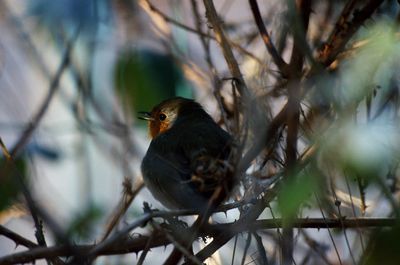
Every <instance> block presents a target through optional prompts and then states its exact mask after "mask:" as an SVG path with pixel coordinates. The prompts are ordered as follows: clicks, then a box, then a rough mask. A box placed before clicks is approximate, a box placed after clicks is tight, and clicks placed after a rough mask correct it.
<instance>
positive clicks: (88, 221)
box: [67, 205, 103, 240]
mask: <svg viewBox="0 0 400 265" xmlns="http://www.w3.org/2000/svg"><path fill="white" fill-rule="evenodd" d="M102 215H103V212H102V207H98V206H95V205H91V206H89V207H88V208H86V209H83V210H82V211H81V213H79V214H77V215H76V216H75V218H74V219H73V220H72V222H71V223H70V225H69V227H68V229H67V234H68V235H69V236H71V237H72V238H75V239H83V240H85V239H90V238H91V236H92V235H93V233H94V232H95V229H96V227H97V222H98V221H99V220H100V219H101V217H102Z"/></svg>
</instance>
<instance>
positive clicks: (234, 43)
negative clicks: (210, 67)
mask: <svg viewBox="0 0 400 265" xmlns="http://www.w3.org/2000/svg"><path fill="white" fill-rule="evenodd" d="M146 3H147V4H148V5H149V7H150V10H151V11H153V12H154V13H156V14H158V15H159V16H160V17H162V18H163V19H164V20H165V21H166V22H168V23H171V24H173V25H175V26H177V27H180V28H182V29H184V30H186V31H188V32H191V33H194V34H197V35H199V36H201V37H204V38H209V39H211V40H214V41H217V38H216V37H214V36H212V35H210V34H207V33H204V32H201V31H198V30H196V29H194V28H191V27H189V26H187V25H185V24H183V23H181V22H179V21H177V20H176V19H173V18H171V17H169V16H167V15H166V14H164V13H163V12H162V11H161V10H160V9H158V8H157V7H156V6H155V5H153V4H152V3H151V2H150V0H146ZM228 41H229V44H230V45H232V47H234V48H235V49H236V50H238V51H239V52H241V53H243V54H244V55H246V56H249V57H250V58H252V59H253V60H255V61H256V62H257V63H259V64H262V61H261V60H260V58H258V57H257V56H255V55H254V54H252V53H251V52H249V51H248V50H246V49H244V48H243V47H242V46H241V45H240V44H238V43H236V42H234V41H232V40H228Z"/></svg>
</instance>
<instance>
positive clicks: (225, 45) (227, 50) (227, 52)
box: [203, 0, 250, 99]
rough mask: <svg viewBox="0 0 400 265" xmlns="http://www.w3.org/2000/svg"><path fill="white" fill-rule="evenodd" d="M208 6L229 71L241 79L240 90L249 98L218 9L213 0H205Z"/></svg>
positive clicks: (207, 10)
mask: <svg viewBox="0 0 400 265" xmlns="http://www.w3.org/2000/svg"><path fill="white" fill-rule="evenodd" d="M203 2H204V6H205V8H206V16H207V18H208V21H209V22H210V24H211V25H212V28H213V30H214V33H215V37H216V39H217V42H218V44H219V45H220V46H221V49H222V53H223V55H224V57H225V61H226V63H227V64H228V68H229V71H230V72H231V74H232V77H233V78H235V79H236V80H237V81H239V84H238V90H239V93H240V95H241V96H243V97H244V98H246V99H248V98H249V95H250V91H249V90H248V88H247V86H246V83H245V81H244V79H243V76H242V73H241V71H240V68H239V64H238V62H237V61H236V59H235V56H234V55H233V52H232V49H231V45H230V42H229V41H228V38H227V37H226V36H225V32H224V30H223V29H222V26H221V24H222V23H221V21H220V18H219V17H218V14H217V11H216V10H215V6H214V3H213V1H212V0H203Z"/></svg>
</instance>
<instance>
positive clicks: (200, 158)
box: [140, 97, 233, 212]
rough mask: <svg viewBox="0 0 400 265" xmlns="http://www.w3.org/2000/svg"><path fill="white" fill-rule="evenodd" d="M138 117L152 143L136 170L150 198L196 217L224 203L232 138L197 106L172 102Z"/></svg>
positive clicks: (179, 100)
mask: <svg viewBox="0 0 400 265" xmlns="http://www.w3.org/2000/svg"><path fill="white" fill-rule="evenodd" d="M140 114H141V117H140V118H141V119H144V120H147V121H148V122H149V123H148V126H149V133H150V136H151V138H152V141H151V143H150V146H149V148H148V150H147V153H146V155H145V157H144V158H143V161H142V165H141V170H142V174H143V179H144V183H145V184H146V186H147V188H148V189H149V190H150V192H151V193H152V194H153V196H154V197H155V198H156V199H157V200H159V201H160V202H161V203H162V204H163V205H164V206H166V207H168V208H171V209H192V210H196V211H199V212H204V211H206V209H207V207H210V206H211V207H213V206H217V204H219V203H221V202H222V201H223V200H225V199H226V197H227V196H228V194H229V191H230V190H231V188H232V183H233V181H232V177H230V176H231V174H229V173H228V172H229V170H228V168H229V167H228V166H227V164H228V163H227V159H228V157H229V155H230V151H231V143H232V137H231V136H230V135H229V134H228V133H227V132H226V131H224V130H223V129H221V128H220V127H219V126H218V124H217V123H215V121H214V120H213V119H212V118H211V117H210V115H208V114H207V112H206V111H204V109H203V108H202V106H201V105H200V104H199V103H197V102H195V101H193V100H191V99H186V98H181V97H176V98H172V99H167V100H165V101H163V102H161V103H160V104H158V105H157V106H155V107H154V108H153V109H152V111H151V112H140ZM217 190H218V194H216V193H217V192H216V191H217ZM210 202H211V203H210ZM210 204H211V205H210Z"/></svg>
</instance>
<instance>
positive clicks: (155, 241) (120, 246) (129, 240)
mask: <svg viewBox="0 0 400 265" xmlns="http://www.w3.org/2000/svg"><path fill="white" fill-rule="evenodd" d="M282 222H283V220H281V219H269V220H256V221H253V222H251V223H245V222H233V223H226V224H217V225H210V226H209V227H208V229H207V233H205V234H201V236H207V235H208V236H216V235H218V234H219V233H220V232H219V231H221V230H224V231H230V232H229V233H230V234H231V236H234V235H235V234H237V233H240V232H243V231H248V230H250V231H258V230H262V229H276V228H279V227H281V226H282ZM342 224H344V225H345V226H346V227H347V228H357V227H390V226H394V225H395V224H396V219H394V218H345V219H342V220H339V219H320V218H306V219H295V220H293V222H292V226H293V227H295V228H302V229H306V228H310V229H322V228H325V227H329V228H341V227H342ZM150 237H152V239H151V240H150ZM217 239H218V238H217V237H216V239H214V240H217ZM213 242H214V241H213ZM213 242H211V243H210V244H212V243H213ZM169 243H170V241H169V239H168V238H167V237H166V235H162V234H160V233H159V232H158V231H155V232H153V234H151V235H150V236H138V237H125V238H122V239H121V240H119V241H118V242H115V243H114V244H110V245H108V246H107V247H106V248H103V249H101V251H99V252H98V255H117V254H124V253H135V252H136V253H137V252H139V251H141V250H143V249H145V248H146V246H147V247H149V248H155V247H158V246H163V245H167V244H169ZM96 246H97V245H75V246H54V247H36V248H33V249H31V250H27V251H23V252H20V253H15V254H12V255H9V256H5V257H1V258H0V264H4V265H6V264H19V263H27V262H33V261H35V260H39V259H43V258H54V257H67V256H72V255H76V254H79V255H81V256H84V255H88V254H89V253H91V252H93V249H94V248H96ZM197 256H198V258H199V259H202V257H203V256H202V255H197Z"/></svg>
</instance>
